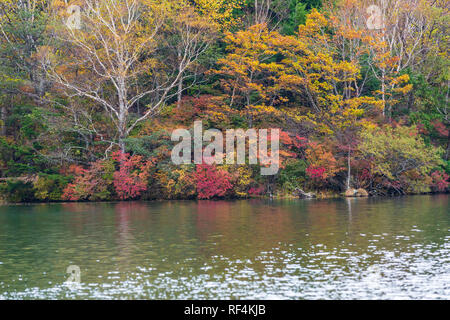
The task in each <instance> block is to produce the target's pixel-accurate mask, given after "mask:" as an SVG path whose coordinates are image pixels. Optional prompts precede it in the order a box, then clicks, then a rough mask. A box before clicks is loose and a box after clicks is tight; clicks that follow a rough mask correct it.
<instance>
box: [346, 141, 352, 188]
mask: <svg viewBox="0 0 450 320" xmlns="http://www.w3.org/2000/svg"><path fill="white" fill-rule="evenodd" d="M350 155H351V153H350V147H348V157H347V166H348V168H347V190H349V189H350V178H351V173H352V172H351V170H352V167H351V163H350Z"/></svg>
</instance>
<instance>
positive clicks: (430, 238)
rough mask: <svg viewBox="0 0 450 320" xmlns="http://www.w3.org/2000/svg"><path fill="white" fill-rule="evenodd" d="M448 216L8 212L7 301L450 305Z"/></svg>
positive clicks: (187, 209)
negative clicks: (76, 277) (76, 271)
mask: <svg viewBox="0 0 450 320" xmlns="http://www.w3.org/2000/svg"><path fill="white" fill-rule="evenodd" d="M449 208H450V203H449V196H448V195H439V196H417V197H403V198H391V199H386V198H383V199H381V198H380V199H351V200H346V199H340V200H311V201H308V200H289V201H284V200H280V201H269V200H246V201H230V202H227V201H217V202H215V201H201V202H129V203H82V204H75V203H69V204H40V205H11V206H0V299H450V209H449ZM71 265H77V266H79V268H80V270H81V275H80V276H81V283H80V285H79V286H73V285H67V284H66V283H65V281H66V280H67V279H68V277H69V275H68V274H67V273H66V271H67V268H68V267H69V266H71Z"/></svg>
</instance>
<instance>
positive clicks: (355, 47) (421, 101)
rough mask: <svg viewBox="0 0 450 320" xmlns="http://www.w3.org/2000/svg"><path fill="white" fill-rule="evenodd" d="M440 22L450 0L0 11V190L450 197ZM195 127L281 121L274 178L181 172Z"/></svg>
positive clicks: (96, 196)
mask: <svg viewBox="0 0 450 320" xmlns="http://www.w3.org/2000/svg"><path fill="white" fill-rule="evenodd" d="M374 4H375V5H377V7H376V8H378V9H379V10H378V11H377V10H375V11H374V10H373V5H374ZM374 21H375V22H376V23H374ZM448 22H449V14H448V6H447V4H446V1H444V0H387V1H384V2H380V3H379V4H377V3H376V1H375V3H374V2H373V1H367V0H339V1H328V0H80V1H62V0H14V1H13V0H0V61H1V64H0V194H1V197H2V198H3V199H4V200H6V201H17V202H20V201H62V200H64V201H67V200H69V201H102V200H116V199H119V200H135V199H144V200H145V199H155V198H157V199H212V198H240V197H252V196H265V195H276V196H289V195H292V194H294V193H296V192H298V190H301V191H302V192H303V191H304V190H306V191H312V192H314V193H315V194H316V195H317V196H323V197H329V196H334V195H338V194H342V193H344V192H346V191H347V192H349V191H350V193H352V190H355V191H356V189H364V190H365V191H367V193H368V194H371V195H403V194H414V193H428V192H447V191H448V190H449V174H450V161H449V157H450V134H449V132H450V130H449V129H450V128H449V126H450V123H449V107H448V95H449V77H448V70H449V59H448V35H447V30H448ZM196 120H202V121H203V123H204V125H205V126H207V127H208V128H215V129H218V130H222V131H225V130H226V129H230V128H243V129H249V128H280V129H281V137H280V138H281V140H280V144H281V151H280V168H281V169H280V171H279V173H278V174H277V175H275V176H268V177H265V176H261V175H260V174H259V172H260V170H259V169H260V168H259V167H258V166H255V165H250V164H248V165H217V166H216V165H206V164H202V165H199V164H194V163H192V164H184V165H180V166H175V165H174V164H172V163H171V161H170V158H171V157H170V152H171V148H172V144H173V143H172V141H171V139H170V136H171V132H172V131H173V130H175V129H177V128H187V129H190V128H191V127H192V124H193V123H194V121H196Z"/></svg>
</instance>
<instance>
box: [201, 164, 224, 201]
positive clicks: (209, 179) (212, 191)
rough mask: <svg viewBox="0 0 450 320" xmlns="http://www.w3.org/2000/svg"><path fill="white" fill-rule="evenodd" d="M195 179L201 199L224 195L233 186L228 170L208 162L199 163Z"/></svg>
mask: <svg viewBox="0 0 450 320" xmlns="http://www.w3.org/2000/svg"><path fill="white" fill-rule="evenodd" d="M194 179H195V181H196V185H197V193H198V198H199V199H211V198H214V197H223V196H225V195H226V193H227V192H228V191H229V190H231V188H232V184H231V182H230V181H231V176H230V174H229V173H228V172H227V171H225V170H219V169H217V168H216V167H215V166H211V165H207V164H200V165H197V167H196V171H195V173H194Z"/></svg>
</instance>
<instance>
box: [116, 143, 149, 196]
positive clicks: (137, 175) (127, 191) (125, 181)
mask: <svg viewBox="0 0 450 320" xmlns="http://www.w3.org/2000/svg"><path fill="white" fill-rule="evenodd" d="M113 159H114V160H115V161H116V162H118V163H119V171H116V172H114V187H115V191H116V193H117V196H118V197H119V199H120V200H129V199H136V198H138V197H139V196H141V194H142V192H144V191H147V185H148V178H149V176H150V169H151V167H152V166H153V162H152V161H149V160H144V159H143V158H142V156H137V155H134V156H130V155H129V154H128V153H125V154H124V153H122V152H115V153H114V154H113Z"/></svg>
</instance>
